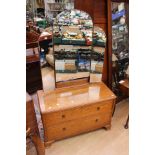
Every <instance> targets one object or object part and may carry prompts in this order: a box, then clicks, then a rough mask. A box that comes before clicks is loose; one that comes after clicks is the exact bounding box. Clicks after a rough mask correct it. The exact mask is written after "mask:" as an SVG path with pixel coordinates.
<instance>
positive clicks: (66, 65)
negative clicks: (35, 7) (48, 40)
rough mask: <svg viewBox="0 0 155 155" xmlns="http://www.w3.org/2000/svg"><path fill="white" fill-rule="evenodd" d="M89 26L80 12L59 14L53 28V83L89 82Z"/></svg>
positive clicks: (72, 11) (90, 49) (90, 44)
mask: <svg viewBox="0 0 155 155" xmlns="http://www.w3.org/2000/svg"><path fill="white" fill-rule="evenodd" d="M92 34H93V22H92V19H91V17H90V16H89V15H88V14H87V13H85V12H83V11H80V10H75V9H74V10H68V11H64V12H62V13H60V14H59V15H58V16H57V17H56V19H55V21H54V25H53V51H54V58H55V80H56V87H57V83H60V82H67V81H71V80H76V79H82V78H85V79H86V81H87V82H89V77H90V65H91V52H92Z"/></svg>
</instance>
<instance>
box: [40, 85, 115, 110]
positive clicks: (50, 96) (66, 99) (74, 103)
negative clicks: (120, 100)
mask: <svg viewBox="0 0 155 155" xmlns="http://www.w3.org/2000/svg"><path fill="white" fill-rule="evenodd" d="M38 98H39V104H40V109H41V112H42V113H47V112H54V111H60V110H64V109H69V108H74V107H78V106H84V105H88V104H93V103H95V102H100V101H106V100H110V99H115V98H116V96H115V94H114V93H113V92H112V91H111V90H110V89H109V88H108V87H107V86H106V85H105V84H104V83H94V84H85V85H81V86H76V87H68V88H59V89H56V90H54V91H49V92H43V91H38Z"/></svg>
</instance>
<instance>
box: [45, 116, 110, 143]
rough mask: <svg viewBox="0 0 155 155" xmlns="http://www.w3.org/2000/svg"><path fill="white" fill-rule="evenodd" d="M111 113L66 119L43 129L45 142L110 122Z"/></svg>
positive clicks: (96, 127)
mask: <svg viewBox="0 0 155 155" xmlns="http://www.w3.org/2000/svg"><path fill="white" fill-rule="evenodd" d="M110 121H111V115H109V114H96V115H91V116H88V117H84V118H80V119H77V120H72V121H67V122H64V123H60V124H57V125H55V126H52V127H47V128H45V129H44V134H45V135H44V136H45V142H48V141H53V140H54V141H55V140H60V139H63V138H67V137H70V136H74V135H78V134H80V133H85V132H88V131H93V130H95V129H98V128H101V127H104V126H105V125H107V124H110Z"/></svg>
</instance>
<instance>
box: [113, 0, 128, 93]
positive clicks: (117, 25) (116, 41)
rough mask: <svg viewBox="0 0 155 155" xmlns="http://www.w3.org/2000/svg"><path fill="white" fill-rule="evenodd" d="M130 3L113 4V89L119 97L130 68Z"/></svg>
mask: <svg viewBox="0 0 155 155" xmlns="http://www.w3.org/2000/svg"><path fill="white" fill-rule="evenodd" d="M127 7H128V3H125V2H121V0H120V2H112V3H111V12H112V89H113V91H114V92H115V93H116V94H117V95H119V87H118V86H119V84H118V83H119V81H120V80H123V79H125V75H126V70H127V68H128V66H129V32H128V29H129V28H128V9H127Z"/></svg>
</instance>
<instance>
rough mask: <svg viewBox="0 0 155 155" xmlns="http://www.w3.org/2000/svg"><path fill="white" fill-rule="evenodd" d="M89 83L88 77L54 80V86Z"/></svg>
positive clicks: (61, 86)
mask: <svg viewBox="0 0 155 155" xmlns="http://www.w3.org/2000/svg"><path fill="white" fill-rule="evenodd" d="M87 83H89V78H82V79H76V80H70V81H65V82H56V88H63V87H70V86H76V85H82V84H87Z"/></svg>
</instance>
